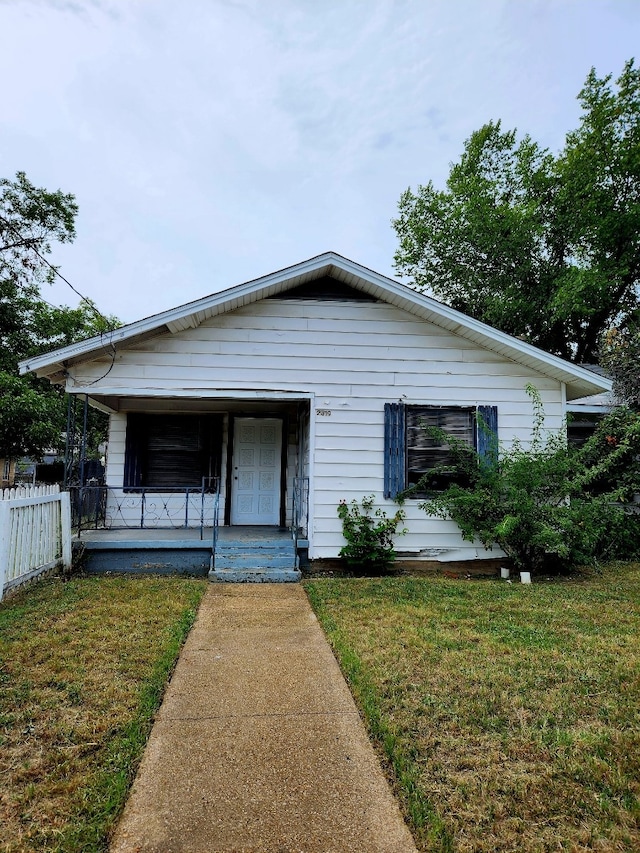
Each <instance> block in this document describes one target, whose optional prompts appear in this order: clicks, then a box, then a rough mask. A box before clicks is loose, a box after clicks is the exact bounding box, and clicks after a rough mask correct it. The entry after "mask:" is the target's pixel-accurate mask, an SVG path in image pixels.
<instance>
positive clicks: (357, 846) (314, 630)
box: [111, 584, 416, 853]
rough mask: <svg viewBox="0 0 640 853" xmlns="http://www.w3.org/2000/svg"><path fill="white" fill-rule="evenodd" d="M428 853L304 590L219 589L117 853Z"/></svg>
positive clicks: (139, 782)
mask: <svg viewBox="0 0 640 853" xmlns="http://www.w3.org/2000/svg"><path fill="white" fill-rule="evenodd" d="M134 851H135V853H183V851H184V853H222V851H233V853H248V851H255V853H258V851H260V853H356V852H357V851H362V853H378V851H380V853H382V852H383V851H384V853H415V851H416V848H415V846H414V844H413V841H412V839H411V835H410V834H409V831H408V830H407V828H406V826H405V824H404V823H403V821H402V817H401V815H400V811H399V809H398V806H397V804H396V802H395V800H394V799H393V797H392V795H391V792H390V790H389V787H388V785H387V782H386V780H385V777H384V775H383V773H382V771H381V769H380V765H379V763H378V761H377V758H376V756H375V753H374V751H373V749H372V747H371V744H370V743H369V740H368V738H367V735H366V733H365V730H364V728H363V725H362V723H361V721H360V718H359V716H358V712H357V710H356V707H355V705H354V703H353V699H352V697H351V694H350V693H349V690H348V688H347V685H346V683H345V681H344V679H343V677H342V674H341V673H340V669H339V667H338V665H337V663H336V661H335V659H334V657H333V655H332V653H331V650H330V649H329V646H328V644H327V642H326V640H325V638H324V635H323V633H322V630H321V629H320V626H319V624H318V622H317V620H316V617H315V615H314V614H313V612H312V610H311V608H310V606H309V603H308V601H307V598H306V595H305V592H304V590H303V589H302V587H301V586H299V585H298V584H221V585H218V586H212V587H210V588H209V589H208V590H207V592H206V594H205V597H204V599H203V602H202V605H201V608H200V611H199V613H198V619H197V621H196V624H195V626H194V628H193V630H192V631H191V634H190V635H189V638H188V640H187V643H186V645H185V647H184V650H183V652H182V654H181V656H180V660H179V661H178V665H177V668H176V671H175V673H174V676H173V678H172V680H171V684H170V685H169V688H168V690H167V694H166V696H165V699H164V702H163V704H162V707H161V708H160V711H159V712H158V715H157V718H156V722H155V724H154V726H153V730H152V732H151V737H150V740H149V744H148V746H147V749H146V752H145V754H144V757H143V760H142V764H141V766H140V770H139V772H138V776H137V778H136V781H135V783H134V786H133V790H132V793H131V796H130V798H129V801H128V803H127V805H126V808H125V811H124V814H123V817H122V819H121V821H120V824H119V826H118V829H117V831H116V834H115V837H114V840H113V843H112V846H111V853H134Z"/></svg>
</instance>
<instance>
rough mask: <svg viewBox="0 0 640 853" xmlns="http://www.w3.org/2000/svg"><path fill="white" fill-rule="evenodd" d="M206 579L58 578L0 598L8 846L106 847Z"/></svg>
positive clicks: (1, 817) (61, 850)
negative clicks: (66, 579) (12, 595)
mask: <svg viewBox="0 0 640 853" xmlns="http://www.w3.org/2000/svg"><path fill="white" fill-rule="evenodd" d="M204 589H205V585H204V583H203V582H202V581H198V580H194V579H184V578H168V577H167V578H149V577H144V578H127V577H92V578H77V579H73V580H71V581H68V582H63V581H62V580H61V579H52V580H50V581H43V582H40V583H38V584H36V585H33V586H31V587H30V588H28V589H26V590H25V591H23V592H20V593H19V594H18V595H16V596H14V597H12V598H10V599H8V600H7V601H5V602H3V603H2V604H0V827H1V828H2V829H1V831H0V851H1V853H26V851H48V853H49V851H51V853H79V851H82V853H94V851H103V850H106V848H107V843H108V837H109V833H110V831H111V829H112V828H113V826H114V824H115V821H116V820H117V817H118V815H119V814H120V812H121V809H122V807H123V805H124V801H125V799H126V795H127V792H128V790H129V787H130V785H131V782H132V781H133V777H134V775H135V771H136V768H137V764H138V762H139V759H140V757H141V754H142V750H143V748H144V745H145V743H146V740H147V737H148V733H149V730H150V727H151V723H152V720H153V715H154V712H155V710H156V709H157V707H158V706H159V703H160V700H161V697H162V694H163V691H164V687H165V685H166V682H167V680H168V678H169V675H170V673H171V671H172V669H173V666H174V663H175V660H176V658H177V655H178V653H179V651H180V648H181V645H182V643H183V641H184V639H185V637H186V635H187V633H188V631H189V628H190V627H191V625H192V623H193V620H194V618H195V613H196V609H197V607H198V604H199V602H200V599H201V596H202V594H203V592H204Z"/></svg>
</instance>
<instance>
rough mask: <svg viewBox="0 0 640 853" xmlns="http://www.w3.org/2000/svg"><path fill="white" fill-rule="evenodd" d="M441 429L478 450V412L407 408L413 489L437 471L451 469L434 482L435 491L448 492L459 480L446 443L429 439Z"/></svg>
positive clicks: (409, 458) (440, 473) (456, 409)
mask: <svg viewBox="0 0 640 853" xmlns="http://www.w3.org/2000/svg"><path fill="white" fill-rule="evenodd" d="M429 427H438V428H439V429H441V430H443V431H444V432H446V433H447V435H450V436H452V437H454V438H456V439H458V440H459V441H462V442H464V443H465V444H468V445H469V447H470V448H474V447H475V409H474V408H470V407H462V406H459V407H458V406H452V407H441V406H407V483H408V484H409V485H410V486H412V485H415V484H416V483H417V482H419V480H420V478H421V477H422V476H423V475H424V474H425V473H426V472H428V471H431V470H433V469H434V468H441V467H444V468H445V469H446V466H451V467H452V470H451V471H446V470H444V471H441V472H439V473H438V474H437V475H434V477H433V478H432V479H431V485H432V487H433V488H445V487H446V486H447V485H448V484H449V483H451V482H453V481H454V480H455V479H456V474H455V473H454V471H453V462H454V460H453V455H452V453H451V451H450V449H449V447H448V445H447V443H446V442H443V441H441V440H439V439H437V438H434V437H432V436H430V435H429V434H428V433H427V429H428V428H429Z"/></svg>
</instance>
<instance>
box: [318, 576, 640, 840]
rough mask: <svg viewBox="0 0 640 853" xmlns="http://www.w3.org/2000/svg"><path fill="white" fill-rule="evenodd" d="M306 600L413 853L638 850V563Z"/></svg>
mask: <svg viewBox="0 0 640 853" xmlns="http://www.w3.org/2000/svg"><path fill="white" fill-rule="evenodd" d="M305 585H306V589H307V591H308V594H309V597H310V599H311V602H312V604H313V606H314V609H315V611H316V613H317V614H318V617H319V618H320V620H321V622H322V624H323V626H324V629H325V632H326V634H327V636H328V638H329V641H330V642H331V644H332V646H333V648H334V650H335V652H336V655H337V657H338V659H339V661H340V663H341V666H342V668H343V671H344V673H345V675H346V676H347V678H348V680H349V682H350V684H351V687H352V690H353V692H354V695H355V697H356V701H357V702H358V703H359V705H360V708H361V711H362V713H363V716H364V718H365V721H366V724H367V726H368V728H369V731H370V734H371V736H372V738H373V740H374V742H375V743H376V745H377V747H378V749H379V751H380V754H381V756H382V757H383V761H384V762H385V764H386V766H387V768H388V771H389V774H390V778H391V780H392V784H393V785H394V787H395V790H396V793H397V795H398V797H399V799H400V801H401V803H402V806H403V808H404V811H405V814H406V816H407V819H408V822H409V824H410V826H411V827H412V830H413V833H414V837H415V838H416V842H417V845H418V848H419V849H420V850H423V851H458V853H462V852H463V851H464V853H467V851H474V853H480V851H492V853H494V851H514V850H517V851H522V853H529V851H531V853H533V851H536V853H538V851H572V852H574V853H578V851H589V850H593V851H632V850H633V851H635V850H639V849H640V802H639V800H640V643H639V642H638V629H639V628H640V564H637V563H636V564H626V565H625V564H619V565H615V566H609V567H607V568H606V569H605V570H604V571H603V573H602V574H601V575H597V576H595V575H594V576H590V577H580V578H575V579H573V580H566V581H555V582H545V583H537V584H533V585H532V586H529V587H527V586H522V585H521V584H519V583H518V584H515V583H514V584H507V583H505V582H500V581H497V580H496V581H493V580H492V581H486V580H485V581H479V580H475V581H473V580H467V581H456V580H451V579H447V578H443V577H440V576H433V577H427V578H419V579H418V578H407V577H393V578H382V579H362V578H359V579H330V580H328V579H317V580H311V581H308V582H306V584H305Z"/></svg>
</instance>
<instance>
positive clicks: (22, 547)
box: [0, 486, 71, 599]
mask: <svg viewBox="0 0 640 853" xmlns="http://www.w3.org/2000/svg"><path fill="white" fill-rule="evenodd" d="M70 565H71V505H70V501H69V494H68V492H61V491H60V487H59V486H23V487H20V486H19V487H17V488H13V489H4V490H3V491H0V599H2V597H3V595H4V593H5V592H7V591H8V590H10V589H12V588H13V587H16V586H20V584H22V583H25V582H26V581H28V580H30V579H32V578H34V577H37V576H38V575H39V574H42V572H45V571H47V570H48V569H52V568H55V567H56V566H64V567H69V566H70Z"/></svg>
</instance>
